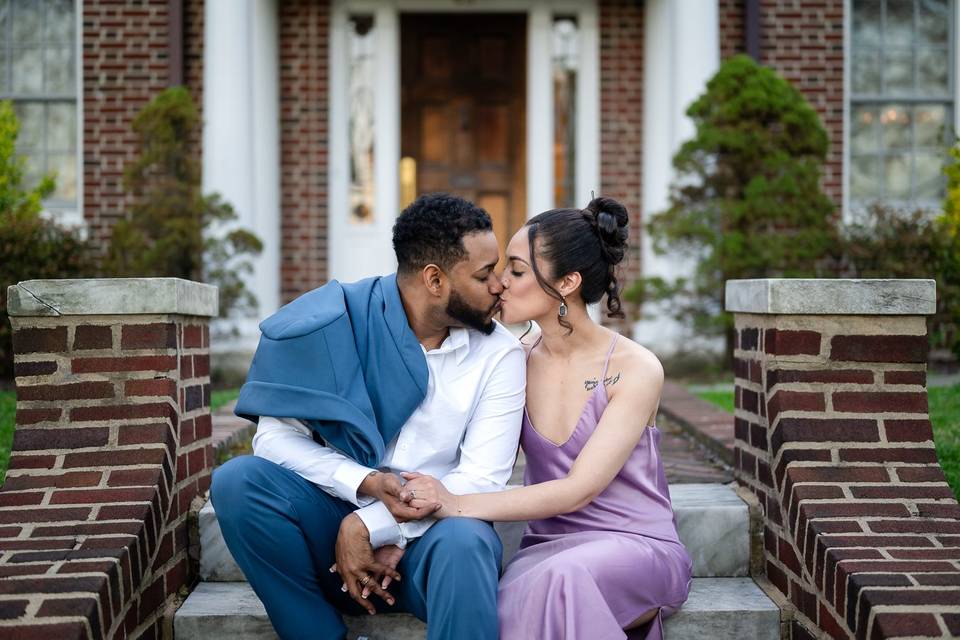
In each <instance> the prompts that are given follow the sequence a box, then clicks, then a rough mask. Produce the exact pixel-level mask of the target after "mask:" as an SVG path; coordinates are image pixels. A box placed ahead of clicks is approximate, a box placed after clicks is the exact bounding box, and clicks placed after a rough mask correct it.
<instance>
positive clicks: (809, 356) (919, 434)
mask: <svg viewBox="0 0 960 640" xmlns="http://www.w3.org/2000/svg"><path fill="white" fill-rule="evenodd" d="M877 334H882V335H877ZM926 355H927V337H926V325H925V322H924V318H923V317H919V316H914V317H905V318H904V317H890V316H882V317H881V316H874V317H870V318H862V319H857V318H853V317H851V316H843V317H840V316H757V315H748V314H738V316H737V344H736V350H735V375H736V396H735V404H736V419H735V434H736V442H735V451H734V460H735V465H736V470H737V480H738V482H740V483H741V484H742V485H744V486H746V487H747V488H749V489H750V490H751V491H753V493H754V494H755V495H756V496H757V498H758V500H759V502H760V504H761V506H762V508H763V511H764V547H765V550H764V555H765V571H764V572H765V574H766V576H767V578H768V579H769V580H770V582H771V583H772V584H773V585H774V586H775V587H776V589H778V590H779V591H780V592H782V593H783V594H784V596H786V597H787V598H788V599H789V600H790V601H791V602H792V603H793V605H794V606H795V607H796V610H797V612H796V615H795V619H794V623H793V638H794V639H806V638H814V637H817V638H820V637H830V638H852V637H856V638H858V639H859V638H871V639H877V640H882V639H884V638H898V637H905V636H910V637H930V638H947V637H957V635H958V634H960V614H957V613H948V612H947V609H948V607H950V610H952V611H957V610H958V609H957V605H958V604H960V506H958V505H957V501H956V500H955V499H954V498H953V493H952V491H951V490H950V487H949V486H947V484H946V482H945V479H944V475H943V472H942V470H941V469H940V466H939V464H938V462H937V456H936V452H935V449H934V445H933V433H932V430H931V427H930V421H929V418H928V415H927V394H926V388H925V384H926V372H925V369H926ZM941 625H943V626H942V627H941ZM941 628H943V629H947V630H949V634H944V633H943V631H941ZM818 630H819V631H818ZM824 633H825V634H826V636H824V635H823V634H824Z"/></svg>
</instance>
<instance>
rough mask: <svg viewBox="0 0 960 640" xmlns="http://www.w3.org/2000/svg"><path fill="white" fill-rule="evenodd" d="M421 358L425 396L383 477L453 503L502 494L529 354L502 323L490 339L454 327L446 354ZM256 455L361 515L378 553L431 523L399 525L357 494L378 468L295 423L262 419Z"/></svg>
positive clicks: (391, 449)
mask: <svg viewBox="0 0 960 640" xmlns="http://www.w3.org/2000/svg"><path fill="white" fill-rule="evenodd" d="M420 348H421V349H423V346H421V347H420ZM424 355H425V356H426V359H427V368H428V370H429V379H428V384H427V395H426V397H424V399H423V402H421V403H420V406H419V407H417V409H416V410H415V411H414V412H413V414H412V415H411V416H410V418H409V419H408V420H407V422H406V423H405V424H404V425H403V427H402V428H401V429H400V432H399V434H398V435H397V437H396V438H394V439H393V440H392V441H391V442H389V443H388V446H387V450H386V453H385V455H384V457H383V461H382V463H381V464H382V466H381V467H380V470H383V471H392V472H394V473H400V472H401V471H419V472H421V473H425V474H429V475H431V476H434V477H436V478H439V479H440V480H441V481H442V482H443V484H444V486H446V487H447V489H449V490H450V491H451V492H452V493H456V494H464V493H481V492H487V491H499V490H501V489H503V488H504V487H505V485H506V483H507V481H508V480H509V479H510V474H511V471H512V470H513V464H514V462H515V460H516V456H517V445H518V441H519V439H520V424H521V420H522V417H523V405H524V401H525V399H526V393H525V392H526V358H525V357H524V353H523V348H522V347H521V346H520V343H519V342H518V341H517V339H516V338H515V337H514V336H513V335H512V334H511V333H510V332H509V331H508V330H507V329H506V328H504V327H503V326H502V325H500V324H499V323H497V325H496V329H495V330H494V332H493V334H491V335H489V336H485V335H483V334H482V333H480V332H479V331H475V330H473V329H463V328H451V329H450V335H449V336H447V338H446V339H445V340H444V341H443V343H442V344H441V345H440V347H439V348H437V349H432V350H430V351H427V350H425V349H424ZM304 373H305V374H306V373H307V372H304ZM253 453H254V455H257V456H260V457H262V458H266V459H267V460H271V461H272V462H275V463H277V464H279V465H280V466H282V467H285V468H287V469H290V470H291V471H295V472H296V473H298V474H300V475H301V476H303V477H304V478H306V479H307V480H309V481H310V482H313V483H315V484H316V485H318V486H319V487H320V488H322V489H323V490H324V491H326V492H327V493H329V494H331V495H333V496H336V497H337V498H340V499H342V500H346V501H348V502H352V503H353V504H355V505H357V506H358V507H360V508H359V509H358V510H357V511H356V513H357V515H358V516H360V519H361V520H363V523H364V524H365V525H366V527H367V529H368V530H369V532H370V544H371V546H373V548H378V547H382V546H384V545H388V544H396V545H398V546H400V547H405V546H406V544H407V542H408V541H409V540H411V539H413V538H417V537H419V536H421V535H423V534H424V532H426V530H427V529H429V528H430V526H431V525H432V524H433V523H434V522H435V519H434V518H425V519H423V520H418V521H414V522H404V523H398V522H397V521H396V520H394V518H393V516H392V515H391V514H390V511H389V509H387V507H386V505H385V504H383V503H382V502H380V501H379V500H374V499H373V498H372V497H370V496H366V495H357V489H358V488H359V487H360V484H361V483H362V482H363V480H364V478H366V477H367V475H369V474H370V473H371V472H372V471H374V469H371V468H369V467H365V466H363V465H361V464H359V463H357V462H355V461H354V460H353V459H351V458H348V457H346V456H345V455H343V454H341V453H340V452H339V451H337V450H335V449H333V448H331V447H328V446H324V445H322V444H318V443H317V442H315V441H314V440H313V438H312V435H311V430H310V428H309V427H307V426H306V425H304V424H303V423H302V422H301V421H299V420H296V419H293V418H277V417H269V416H262V417H261V418H260V421H259V424H258V426H257V432H256V435H254V437H253Z"/></svg>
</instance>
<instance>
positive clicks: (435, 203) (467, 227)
mask: <svg viewBox="0 0 960 640" xmlns="http://www.w3.org/2000/svg"><path fill="white" fill-rule="evenodd" d="M492 230H493V223H492V222H491V221H490V215H489V214H488V213H487V212H486V211H484V210H483V209H482V208H480V207H478V206H477V205H475V204H474V203H472V202H470V201H469V200H464V199H463V198H460V197H457V196H452V195H450V194H448V193H427V194H424V195H422V196H420V197H419V198H417V199H416V200H414V201H413V204H411V205H410V206H409V207H407V208H406V209H404V210H403V212H402V213H401V214H400V215H399V217H397V222H396V224H394V225H393V250H394V252H396V254H397V267H398V270H399V271H400V272H401V273H410V272H412V271H417V270H420V269H422V268H424V267H425V266H427V265H428V264H435V265H437V266H438V267H440V268H441V269H443V270H444V271H449V269H450V268H451V267H453V265H455V264H457V263H458V262H460V261H461V260H463V258H464V257H465V256H466V253H467V252H466V249H465V248H464V246H463V237H464V236H465V235H468V234H471V233H476V232H480V231H492Z"/></svg>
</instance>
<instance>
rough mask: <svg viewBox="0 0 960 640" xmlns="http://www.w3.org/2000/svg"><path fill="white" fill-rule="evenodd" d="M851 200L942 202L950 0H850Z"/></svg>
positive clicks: (949, 127)
mask: <svg viewBox="0 0 960 640" xmlns="http://www.w3.org/2000/svg"><path fill="white" fill-rule="evenodd" d="M852 9H853V12H852V18H851V25H852V29H851V31H852V34H851V35H852V40H851V46H850V52H851V63H850V131H849V134H848V135H849V140H848V144H849V149H850V185H849V189H850V200H851V203H852V204H853V205H854V206H855V207H858V206H859V207H862V206H865V205H867V204H869V203H871V202H875V201H878V200H879V201H884V202H887V203H890V204H894V205H913V206H932V207H938V206H939V204H940V200H942V198H943V196H944V188H945V178H944V176H943V171H942V170H943V166H944V163H945V161H946V158H947V155H946V151H947V149H948V148H949V146H950V145H951V144H952V143H953V141H954V139H955V132H954V127H953V121H954V108H955V105H954V82H955V79H954V69H953V65H952V64H951V60H953V51H954V38H955V36H954V26H953V25H954V7H953V2H952V0H853V1H852Z"/></svg>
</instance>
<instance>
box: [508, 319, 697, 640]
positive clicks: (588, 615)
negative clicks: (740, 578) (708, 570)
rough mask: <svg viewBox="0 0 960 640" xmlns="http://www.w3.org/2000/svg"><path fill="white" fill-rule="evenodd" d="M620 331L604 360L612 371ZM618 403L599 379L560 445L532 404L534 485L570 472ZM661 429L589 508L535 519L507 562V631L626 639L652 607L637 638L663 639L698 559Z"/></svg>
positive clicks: (520, 636)
mask: <svg viewBox="0 0 960 640" xmlns="http://www.w3.org/2000/svg"><path fill="white" fill-rule="evenodd" d="M615 345H616V337H614V340H613V344H611V345H610V352H609V353H608V354H607V360H606V362H605V363H604V367H603V375H601V377H600V380H601V381H602V380H603V379H604V377H605V376H606V371H607V365H608V364H609V362H610V355H611V354H612V353H613V348H614V346H615ZM607 403H608V398H607V391H606V386H605V385H603V384H599V385H597V388H596V389H595V390H594V392H593V395H591V396H590V399H589V400H588V401H587V404H586V406H585V407H584V409H583V413H581V415H580V419H579V420H578V422H577V426H576V427H575V428H574V431H573V433H572V434H571V436H570V438H569V439H568V440H567V441H566V442H564V443H563V444H557V443H554V442H552V441H551V440H548V439H546V438H545V437H544V436H542V435H540V433H539V432H538V431H537V430H536V429H535V428H534V426H533V424H532V423H531V422H530V417H529V415H527V413H526V412H524V416H523V430H522V433H521V436H520V443H521V446H522V447H523V451H524V453H525V454H526V458H527V468H526V472H525V474H524V484H536V483H539V482H545V481H547V480H555V479H557V478H562V477H564V476H566V475H567V473H568V471H569V470H570V467H571V466H572V465H573V461H574V460H575V459H576V457H577V454H579V453H580V451H581V449H583V446H584V445H585V444H586V442H587V440H588V439H589V438H590V435H591V434H592V433H593V431H594V429H596V427H597V423H598V422H599V421H600V416H601V415H603V410H604V409H605V408H606V406H607ZM659 443H660V432H659V431H658V430H657V428H656V427H655V426H653V425H650V426H648V427H647V428H646V430H645V431H644V434H643V437H642V438H641V439H640V442H639V444H637V447H636V449H634V451H633V453H632V454H631V455H630V458H629V459H628V460H627V462H626V463H625V464H624V465H623V468H622V469H621V470H620V473H618V474H617V476H616V477H615V478H614V479H613V481H612V482H611V483H610V485H609V486H608V487H607V488H606V489H605V490H604V491H603V493H601V494H600V495H599V496H597V497H596V498H595V499H594V500H593V501H592V502H591V503H590V504H588V505H587V506H586V507H584V508H583V509H580V510H579V511H575V512H573V513H567V514H564V515H559V516H554V517H552V518H544V519H542V520H533V521H531V522H530V523H529V524H528V526H527V529H526V531H525V532H524V535H523V539H522V540H521V542H520V550H519V551H518V552H517V555H516V556H515V557H514V558H513V560H512V561H511V562H510V564H509V565H508V566H507V568H506V570H505V571H504V574H503V577H502V578H501V580H500V591H499V595H498V598H497V601H498V613H499V618H500V638H501V639H502V640H513V639H516V640H614V639H617V640H621V639H624V638H627V637H628V635H627V634H628V632H626V631H624V627H626V626H627V625H629V624H631V623H632V622H633V621H634V620H636V619H637V618H639V617H640V616H641V615H643V614H644V613H646V612H648V611H650V610H652V609H658V610H659V612H658V614H657V615H656V617H655V618H654V619H653V620H652V621H651V622H650V623H648V624H646V625H644V626H643V627H642V628H640V629H637V630H633V631H630V632H629V633H630V635H629V637H631V638H646V639H647V640H660V639H661V638H662V637H663V618H664V617H666V616H669V615H670V614H672V613H674V612H675V611H677V610H678V609H679V608H680V605H682V604H683V603H684V601H685V600H686V599H687V594H688V593H689V591H690V579H691V569H692V563H691V561H690V556H689V555H688V554H687V550H686V549H685V548H684V546H683V544H682V543H681V542H680V539H679V537H678V536H677V525H676V520H675V518H674V515H673V509H672V507H671V504H670V490H669V488H668V487H667V478H666V474H665V473H664V471H663V463H662V462H661V460H660V453H659Z"/></svg>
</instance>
